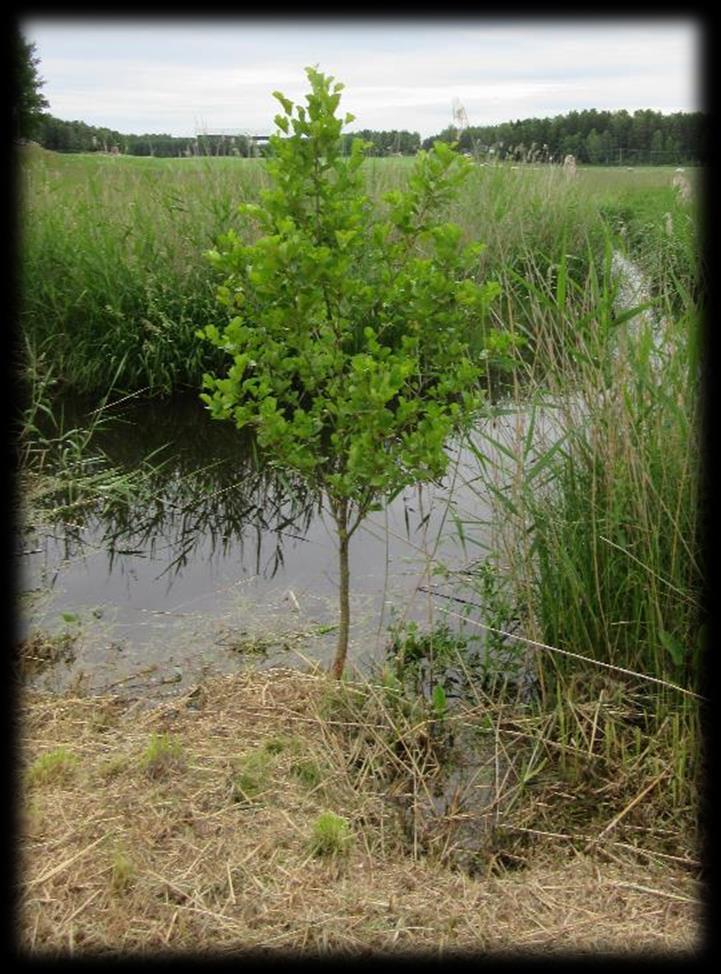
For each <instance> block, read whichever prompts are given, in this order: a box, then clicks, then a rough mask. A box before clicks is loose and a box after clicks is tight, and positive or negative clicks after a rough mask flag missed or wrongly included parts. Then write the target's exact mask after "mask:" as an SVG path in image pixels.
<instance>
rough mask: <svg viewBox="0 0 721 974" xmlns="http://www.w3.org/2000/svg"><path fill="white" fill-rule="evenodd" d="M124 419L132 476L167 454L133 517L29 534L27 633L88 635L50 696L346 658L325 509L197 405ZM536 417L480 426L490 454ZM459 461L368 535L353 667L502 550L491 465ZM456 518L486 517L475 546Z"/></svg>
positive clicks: (378, 520)
mask: <svg viewBox="0 0 721 974" xmlns="http://www.w3.org/2000/svg"><path fill="white" fill-rule="evenodd" d="M111 413H112V414H113V421H112V423H111V424H110V425H109V427H108V428H107V429H104V430H101V431H99V432H98V433H97V434H96V437H95V439H94V441H93V445H94V446H95V447H96V448H99V449H102V450H103V451H104V452H105V453H106V454H107V456H108V457H109V459H110V460H111V462H112V463H113V464H114V465H116V466H117V467H118V468H119V469H121V470H127V471H131V470H134V469H136V468H137V467H138V465H139V463H140V462H141V461H142V458H143V457H144V456H147V455H148V454H149V453H150V452H151V451H154V450H158V449H159V448H161V447H162V448H163V449H161V450H160V452H159V453H157V454H156V455H155V462H156V464H157V463H158V462H159V461H160V460H163V463H162V465H161V467H160V469H159V470H158V471H157V473H156V474H154V475H153V476H151V477H150V479H149V482H148V483H147V485H146V489H145V490H144V491H142V492H141V495H140V496H138V497H132V498H131V499H130V500H129V502H128V503H127V504H123V505H119V506H118V507H117V508H115V509H113V510H108V511H105V512H103V513H102V514H98V512H97V511H96V512H91V513H86V514H84V515H83V514H81V515H80V516H73V517H69V516H67V515H66V516H65V518H64V519H63V520H62V521H59V522H56V523H49V524H47V525H45V526H44V527H42V528H41V529H38V530H35V531H32V532H30V533H29V534H27V535H26V536H24V537H23V538H22V540H21V550H20V553H19V556H18V557H19V562H20V568H19V578H20V583H21V590H22V591H24V592H25V593H28V594H26V595H25V596H24V597H23V600H22V601H23V604H24V605H25V609H24V610H23V611H22V613H21V629H22V631H23V632H24V633H25V634H27V633H28V632H30V631H36V630H44V631H49V632H55V633H57V632H62V631H68V632H70V633H72V634H74V635H76V639H75V641H74V644H73V649H74V656H73V657H72V658H71V659H69V660H68V661H67V662H65V663H60V664H58V665H56V666H54V667H51V668H48V669H47V670H46V671H45V672H43V673H42V674H40V675H39V676H38V677H36V680H35V682H36V684H37V685H38V686H42V687H44V688H47V689H56V690H59V689H63V688H65V687H67V686H69V685H72V684H75V683H77V681H80V685H83V686H85V687H86V688H87V689H89V690H90V691H102V690H105V689H118V688H121V689H122V690H133V689H137V690H143V689H144V690H146V691H148V690H153V691H154V692H158V690H159V689H160V690H161V691H162V692H168V693H170V692H178V691H179V690H182V689H184V688H187V687H188V686H190V685H193V684H194V683H196V682H197V681H198V680H199V679H200V678H202V676H203V675H205V674H211V673H212V674H215V673H224V672H234V671H236V670H237V669H238V668H239V667H241V666H242V665H244V663H245V662H246V661H248V660H252V662H253V663H254V664H255V665H259V664H260V665H263V666H273V665H284V666H289V665H290V666H300V665H305V662H306V661H310V660H314V661H319V662H321V663H323V664H327V663H329V662H330V660H331V659H332V656H333V653H334V650H335V640H336V630H335V624H336V622H337V611H338V610H337V599H338V581H337V580H338V570H337V553H336V539H335V535H334V528H333V522H332V520H331V519H330V518H329V516H328V514H327V513H326V508H325V505H324V504H323V500H322V498H319V497H315V498H314V497H311V496H308V495H306V494H303V493H302V491H300V490H299V489H297V488H295V489H294V488H293V485H290V484H288V483H287V482H284V481H283V480H282V479H281V478H279V477H278V476H276V475H274V474H273V473H272V472H271V471H269V470H263V471H258V470H257V467H256V466H255V465H254V464H253V456H252V444H251V443H250V441H249V440H247V439H244V438H243V437H242V436H241V435H240V434H239V433H238V431H237V430H235V429H234V428H233V427H232V425H231V424H230V423H218V422H213V421H212V420H210V418H209V417H208V415H207V413H206V411H205V410H204V409H203V407H202V405H201V404H200V403H199V402H198V401H197V399H196V398H195V397H189V398H186V399H183V398H180V399H175V400H173V401H172V402H169V403H168V402H165V403H163V402H145V403H141V402H137V401H130V402H128V403H125V404H123V405H121V406H120V407H115V408H114V409H113V410H111ZM519 417H520V418H521V419H522V415H521V414H519V413H515V414H511V415H510V416H500V417H497V418H496V419H494V420H487V421H486V422H485V423H484V424H481V427H480V428H479V433H478V435H477V439H478V437H480V442H481V443H482V444H483V448H484V451H485V452H486V453H487V454H488V455H489V456H493V455H495V456H496V457H497V456H498V450H497V449H496V448H495V446H494V445H493V443H492V442H491V441H490V440H487V439H484V437H486V436H487V435H492V437H493V439H494V440H495V439H500V440H503V439H504V438H505V439H506V441H507V442H510V441H511V440H512V439H513V437H514V436H516V437H517V435H518V431H519ZM64 422H65V425H66V427H67V426H69V425H70V424H74V423H78V424H80V425H82V424H83V423H87V407H84V408H83V406H82V404H79V403H74V404H73V403H67V404H65V418H64ZM542 426H543V424H539V426H538V428H539V429H541V427H542ZM521 427H522V428H523V429H525V423H523V422H522V423H521ZM449 453H450V456H451V463H450V466H449V471H448V474H447V476H446V478H445V480H444V481H443V483H441V484H436V485H424V486H423V487H414V488H409V489H407V490H405V491H404V492H403V493H402V494H401V495H399V496H398V497H397V498H396V499H395V500H394V501H393V502H392V503H391V504H389V505H388V506H387V507H386V508H385V510H383V511H378V512H373V513H371V514H370V515H369V517H368V518H367V520H366V522H365V523H364V524H363V525H362V526H361V527H360V528H359V529H358V531H357V532H356V534H355V535H354V536H353V538H352V541H351V548H350V569H351V633H350V647H349V657H348V658H349V662H350V663H351V665H353V666H355V667H358V668H359V669H361V670H363V669H367V668H368V666H369V665H370V663H371V661H373V660H378V659H381V658H382V657H383V655H384V652H385V646H386V643H387V640H388V626H389V625H390V624H391V623H392V622H396V623H397V622H399V621H400V620H403V619H407V620H408V619H413V620H416V621H418V622H419V623H421V624H422V625H424V626H430V625H433V624H435V623H437V622H438V621H439V619H440V618H441V617H442V614H443V609H444V608H445V607H448V606H449V605H451V606H452V603H450V602H449V601H448V600H446V601H445V602H443V601H442V600H440V599H438V598H436V597H434V596H432V595H430V594H429V593H428V591H426V590H427V589H429V588H435V589H436V590H438V591H440V592H443V591H444V590H445V587H444V582H443V580H442V579H440V578H439V577H438V576H437V575H434V574H433V572H432V569H433V567H434V566H435V567H437V566H438V565H439V564H442V565H444V566H446V567H447V568H449V569H450V570H452V571H459V570H461V569H462V568H464V567H465V566H466V565H467V564H468V562H469V561H470V560H477V559H479V558H482V557H483V555H484V553H485V548H484V546H486V545H488V544H490V543H491V541H492V534H493V526H492V512H491V508H490V505H489V504H488V502H487V500H486V499H485V496H484V492H483V490H481V489H479V485H478V482H477V480H478V475H479V471H478V464H477V461H476V460H475V459H474V458H473V457H472V456H471V455H470V453H469V451H468V450H467V449H457V448H456V449H451V450H449ZM455 519H462V520H466V521H472V522H473V529H472V532H471V535H470V536H469V537H468V538H467V540H466V547H465V548H464V545H463V544H462V543H461V541H460V539H459V533H458V530H457V528H456V526H455V524H456V520H455ZM452 607H453V608H457V606H452Z"/></svg>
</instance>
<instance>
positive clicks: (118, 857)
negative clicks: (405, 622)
mask: <svg viewBox="0 0 721 974" xmlns="http://www.w3.org/2000/svg"><path fill="white" fill-rule="evenodd" d="M136 872H137V871H136V868H135V865H134V864H133V862H132V861H131V860H130V859H129V858H128V855H127V853H126V852H125V850H124V849H123V848H122V847H120V846H119V847H118V848H116V850H115V853H114V855H113V865H112V871H111V875H110V888H111V889H112V891H113V893H124V892H125V891H126V890H128V889H130V887H131V886H132V885H133V884H134V882H135V877H136Z"/></svg>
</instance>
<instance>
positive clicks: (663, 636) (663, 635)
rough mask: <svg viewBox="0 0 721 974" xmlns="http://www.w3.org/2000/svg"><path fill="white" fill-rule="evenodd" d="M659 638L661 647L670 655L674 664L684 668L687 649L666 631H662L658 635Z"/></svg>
mask: <svg viewBox="0 0 721 974" xmlns="http://www.w3.org/2000/svg"><path fill="white" fill-rule="evenodd" d="M658 638H659V639H660V640H661V645H662V646H663V648H664V649H665V650H666V651H667V652H668V653H669V655H670V657H671V659H672V660H673V664H674V666H676V667H681V666H683V661H684V657H685V655H686V648H685V646H683V645H682V644H681V643H680V642H679V641H678V640H677V639H676V637H675V636H674V635H673V634H672V633H670V632H668V630H666V629H661V630H660V631H659V634H658Z"/></svg>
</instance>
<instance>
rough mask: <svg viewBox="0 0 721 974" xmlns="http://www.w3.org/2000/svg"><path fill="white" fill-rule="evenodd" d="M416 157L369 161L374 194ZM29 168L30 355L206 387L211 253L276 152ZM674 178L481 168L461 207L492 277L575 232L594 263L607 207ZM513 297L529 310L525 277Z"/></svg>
mask: <svg viewBox="0 0 721 974" xmlns="http://www.w3.org/2000/svg"><path fill="white" fill-rule="evenodd" d="M411 163H412V160H410V159H368V160H367V161H366V163H365V174H366V179H367V184H368V190H369V193H370V195H371V197H372V198H373V199H375V200H379V199H380V197H381V196H382V194H383V193H385V192H387V191H389V190H391V189H394V188H397V187H398V186H399V185H401V184H402V183H403V182H404V180H405V179H406V178H407V175H408V172H409V167H410V164H411ZM20 176H21V218H22V221H21V222H22V261H21V275H22V276H21V291H22V317H21V320H22V334H23V336H24V338H25V341H26V343H27V347H23V348H22V349H19V350H18V352H17V354H18V355H19V356H20V358H21V359H22V360H23V361H24V360H25V359H26V357H27V356H28V355H30V356H32V357H34V358H35V359H36V360H37V359H38V358H39V357H41V356H44V357H45V360H46V362H47V366H48V368H49V369H50V370H51V371H52V373H53V375H54V376H55V377H56V378H57V379H58V380H59V381H61V382H63V383H65V384H67V385H69V386H71V387H72V388H74V389H75V390H77V391H87V392H92V393H95V394H98V393H101V392H107V390H108V388H109V387H110V384H111V382H112V381H113V379H114V378H115V380H116V382H117V383H118V385H119V387H120V388H122V389H124V390H126V391H131V390H138V389H143V390H145V391H147V392H148V393H151V394H155V393H158V394H164V393H165V394H167V393H170V392H172V391H174V390H177V389H179V388H181V387H183V386H190V387H193V388H197V387H198V385H199V383H200V379H201V376H202V373H203V371H204V370H206V369H212V368H215V367H219V366H221V365H222V363H221V362H220V361H219V360H218V361H216V359H217V356H218V355H219V354H220V353H218V352H217V350H214V349H212V348H210V347H209V346H207V345H206V343H202V342H200V341H198V339H197V338H196V336H195V332H196V329H197V328H199V327H202V326H203V325H205V324H208V323H212V322H215V321H217V320H218V317H219V314H220V311H219V307H218V305H217V303H216V299H215V287H216V281H215V280H214V277H213V274H212V271H211V268H210V266H209V265H208V264H207V262H206V261H205V260H204V259H203V256H202V255H203V252H204V251H205V250H207V249H209V248H210V247H211V246H213V244H214V242H215V241H216V239H217V237H218V236H219V234H221V233H223V232H225V231H227V230H228V229H229V228H231V227H236V228H237V229H239V230H241V232H242V233H245V232H247V231H246V230H243V229H242V228H240V227H238V221H237V216H236V209H237V205H238V204H239V203H241V202H244V201H257V200H258V198H259V194H260V191H261V189H263V188H264V187H266V186H267V185H268V177H267V173H266V170H265V164H264V162H263V161H262V160H243V159H231V158H207V159H154V158H135V157H107V156H95V155H67V156H62V155H58V154H55V153H51V152H45V151H42V150H39V151H38V150H35V151H28V152H24V153H22V154H21V158H20ZM671 178H672V170H670V169H662V170H648V171H642V170H636V171H634V172H633V173H625V174H624V173H622V172H618V171H616V170H613V171H602V170H590V169H589V170H587V171H583V172H582V173H580V174H579V176H578V178H577V179H576V180H575V181H572V180H567V179H565V178H564V176H563V173H562V172H561V171H560V170H559V169H538V170H535V169H524V168H522V167H519V168H518V169H512V168H510V167H507V166H498V167H492V166H487V167H480V166H479V167H477V169H476V170H475V171H474V173H473V175H472V176H471V178H470V179H469V180H468V183H467V184H466V186H465V187H464V190H463V194H462V197H461V198H460V200H459V201H458V202H457V203H455V204H453V206H451V207H450V212H449V216H450V218H451V219H454V220H456V221H457V222H458V223H459V224H460V225H461V226H462V227H463V229H464V231H465V233H466V235H467V237H468V239H473V240H479V241H482V242H484V243H485V244H486V245H487V249H486V252H485V254H484V255H483V257H482V258H481V262H480V264H479V268H478V273H479V276H480V277H489V276H490V277H494V276H500V275H505V276H506V278H507V277H508V275H509V273H510V272H511V271H515V272H518V273H520V274H524V275H527V273H528V270H529V267H530V266H533V265H535V266H536V268H537V270H538V272H539V273H542V274H547V273H549V272H550V271H549V268H550V267H551V265H552V263H553V261H554V260H555V259H556V251H557V243H558V241H560V240H561V239H563V240H564V242H565V246H566V249H567V251H568V253H571V254H573V255H574V259H575V260H577V261H580V266H579V271H578V272H579V274H581V275H582V274H583V267H584V266H585V264H586V253H587V243H588V241H589V240H591V241H592V244H593V247H594V248H595V249H596V250H597V249H598V246H599V245H600V241H601V237H602V221H601V208H602V207H603V206H604V205H610V204H608V201H609V200H614V199H618V198H619V195H620V194H623V193H625V192H629V193H631V195H633V193H635V192H636V191H637V189H638V188H639V187H640V186H642V187H643V188H644V192H649V193H651V192H663V193H665V194H666V195H667V196H668V194H669V193H670V192H671V191H670V189H669V187H670V182H671ZM669 205H670V204H669ZM663 206H664V208H665V207H666V203H665V202H664V204H663ZM506 283H507V281H506ZM509 300H511V302H512V304H515V306H516V311H515V316H516V318H517V317H518V316H519V314H520V313H521V312H520V310H519V309H520V308H522V305H518V304H517V302H516V301H515V296H514V292H513V290H512V289H511V291H510V292H509ZM511 310H513V309H511ZM501 313H502V315H503V317H504V319H509V317H510V316H509V309H508V308H502V310H501Z"/></svg>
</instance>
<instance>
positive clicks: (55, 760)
mask: <svg viewBox="0 0 721 974" xmlns="http://www.w3.org/2000/svg"><path fill="white" fill-rule="evenodd" d="M79 764H80V758H79V757H78V756H77V754H73V753H72V751H69V750H68V749H67V748H66V747H63V746H61V747H57V748H55V749H54V750H52V751H46V752H45V754H41V755H40V757H39V758H36V759H35V761H34V762H33V763H32V764H31V765H30V767H29V768H28V771H27V783H28V785H29V786H33V785H34V786H35V787H42V786H45V785H58V784H59V785H62V784H67V783H68V782H70V781H71V780H72V779H73V777H74V776H75V773H76V771H77V769H78V766H79Z"/></svg>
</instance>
